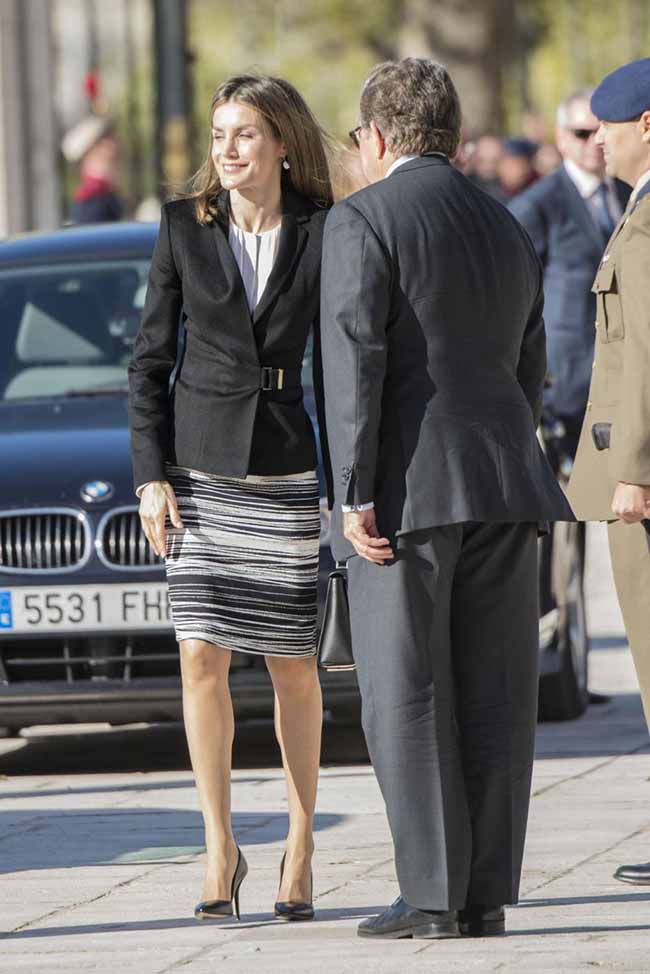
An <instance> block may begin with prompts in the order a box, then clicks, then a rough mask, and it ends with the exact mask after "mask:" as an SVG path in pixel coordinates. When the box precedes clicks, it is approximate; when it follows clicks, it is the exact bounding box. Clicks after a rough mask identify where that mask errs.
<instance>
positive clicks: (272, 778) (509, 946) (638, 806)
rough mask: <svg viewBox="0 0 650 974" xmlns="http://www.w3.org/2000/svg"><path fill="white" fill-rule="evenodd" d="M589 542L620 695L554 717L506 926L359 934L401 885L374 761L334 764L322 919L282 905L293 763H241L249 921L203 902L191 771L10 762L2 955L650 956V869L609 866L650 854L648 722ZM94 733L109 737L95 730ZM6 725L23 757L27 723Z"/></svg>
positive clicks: (384, 966)
mask: <svg viewBox="0 0 650 974" xmlns="http://www.w3.org/2000/svg"><path fill="white" fill-rule="evenodd" d="M589 548H590V555H591V556H592V557H591V572H590V578H589V608H590V624H591V625H590V627H591V631H592V633H593V635H594V637H595V639H594V642H595V647H594V651H593V654H592V661H593V663H592V680H591V684H592V689H595V690H601V691H607V692H610V693H613V694H614V696H613V698H612V702H611V703H609V704H606V705H601V706H598V707H591V708H590V711H589V713H588V715H587V716H586V717H585V718H583V719H582V720H580V721H575V722H571V723H566V724H556V725H543V726H542V727H540V731H539V741H538V759H537V761H536V765H535V778H534V796H533V800H532V805H531V820H530V827H529V838H528V846H527V855H526V865H525V875H524V882H523V890H522V901H521V903H520V905H519V906H518V907H516V908H512V909H510V911H509V913H508V927H509V936H508V937H506V938H497V939H492V940H489V939H488V940H451V941H442V942H436V941H417V940H416V941H392V942H388V943H368V942H367V941H364V940H360V939H359V938H357V936H356V925H357V923H358V921H359V919H360V918H362V917H364V916H366V915H368V914H369V913H374V912H376V911H377V910H379V909H380V908H381V907H383V906H384V905H385V904H386V903H388V902H389V901H390V900H391V899H392V898H393V897H394V896H395V895H396V892H397V888H396V884H395V877H394V872H393V867H392V859H391V846H390V841H389V835H388V830H387V827H386V822H385V819H384V815H383V811H382V802H381V799H380V795H379V792H378V789H377V786H376V783H375V780H374V777H373V775H372V771H371V769H370V768H369V767H368V766H367V765H363V764H359V765H356V766H347V765H341V766H335V767H330V768H327V769H325V771H324V772H323V777H322V783H321V789H320V799H319V810H318V819H317V836H316V841H317V854H316V857H315V863H314V875H315V895H316V906H317V909H318V919H317V921H316V922H314V923H310V924H303V925H300V924H296V925H287V924H283V923H282V922H280V921H275V920H274V919H273V918H272V916H271V913H270V910H271V908H272V903H273V899H274V896H275V892H276V888H277V880H278V867H279V863H280V858H281V854H282V847H283V838H284V834H285V829H286V819H285V810H286V801H285V797H284V786H283V782H282V776H281V774H280V773H279V772H278V771H277V770H275V769H272V768H271V769H264V770H259V771H258V770H238V771H236V772H235V774H234V787H233V803H234V821H235V829H236V833H237V835H238V838H239V841H240V843H241V845H242V847H243V849H244V851H245V853H246V856H247V858H248V861H249V865H250V874H249V877H248V879H247V880H246V881H245V883H244V885H243V887H242V909H243V911H244V919H243V921H242V923H239V924H238V923H237V922H236V921H232V922H227V923H226V924H225V925H223V926H218V925H209V924H199V923H197V922H196V921H194V920H193V918H192V917H191V908H192V905H193V903H194V901H195V900H196V899H197V894H198V892H199V890H200V886H201V878H202V856H201V842H202V832H201V822H200V818H199V814H198V810H197V801H196V796H195V792H194V789H193V786H192V781H191V777H190V774H189V773H188V772H187V771H180V772H178V771H173V772H164V771H163V772H161V771H157V772H151V773H129V774H127V773H118V774H88V773H86V774H74V775H69V774H60V773H56V772H53V773H51V774H34V775H13V774H12V775H9V776H8V777H6V778H5V779H4V780H1V781H0V798H1V801H0V812H1V815H2V818H1V819H0V872H1V873H2V876H0V917H1V927H2V930H3V931H6V933H5V935H4V936H3V938H2V941H1V943H0V972H1V974H17V972H29V974H32V972H34V974H36V972H38V974H48V972H50V971H56V972H63V974H77V972H80V974H81V972H84V974H85V972H88V974H90V972H95V971H97V972H102V974H104V972H111V974H113V972H119V974H130V972H137V974H149V972H151V974H154V972H155V974H167V972H179V974H181V972H183V974H184V972H186V971H187V972H191V974H204V972H205V974H207V972H210V974H212V972H214V971H227V972H231V971H232V972H246V974H249V972H264V974H268V972H274V974H275V972H277V974H293V972H303V971H304V972H310V974H321V972H323V974H325V972H327V974H344V972H355V974H365V972H372V974H383V972H402V971H409V972H411V971H413V972H419V971H440V972H444V974H455V972H459V974H460V972H462V974H470V972H475V971H476V972H490V974H492V972H494V974H496V972H500V974H501V972H506V974H507V972H511V971H512V972H515V971H517V972H519V971H520V970H523V971H524V972H525V974H536V972H542V971H543V972H558V974H559V972H567V974H575V972H582V971H585V972H587V971H589V972H594V971H604V972H605V971H607V972H609V971H612V972H618V971H631V972H635V974H642V972H643V974H645V972H650V916H649V908H650V887H648V888H646V889H644V888H643V887H627V886H623V885H621V884H620V883H617V882H615V881H614V880H613V879H612V873H613V871H614V869H615V868H616V866H617V865H618V864H620V863H621V862H638V861H643V860H647V859H649V858H650V802H649V801H648V798H649V796H650V787H649V785H648V782H647V779H648V750H649V748H648V740H647V732H646V729H645V725H644V722H643V718H642V714H641V708H640V704H639V700H638V696H637V694H636V692H635V680H634V673H633V669H632V664H631V660H630V656H629V652H628V650H627V648H626V645H625V640H624V637H623V631H622V626H621V621H620V616H619V615H618V610H617V607H616V604H615V601H614V598H613V592H612V588H611V578H610V576H609V564H608V559H607V556H606V549H605V547H604V533H603V531H602V530H601V529H600V528H597V529H594V530H593V531H592V532H591V534H590V538H589ZM152 733H153V732H152ZM121 734H122V736H121V737H120V738H119V739H120V740H123V739H124V732H121ZM84 740H86V741H87V747H88V748H89V749H90V748H92V747H93V735H92V734H88V735H87V738H84ZM0 744H2V749H1V750H3V751H4V756H5V757H7V756H12V755H13V756H14V757H15V758H17V757H18V754H17V753H15V752H17V751H18V750H20V748H22V747H26V746H27V745H28V742H26V741H24V740H20V741H6V742H0ZM2 759H3V755H2V753H0V768H1V767H2Z"/></svg>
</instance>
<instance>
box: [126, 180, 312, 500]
mask: <svg viewBox="0 0 650 974" xmlns="http://www.w3.org/2000/svg"><path fill="white" fill-rule="evenodd" d="M227 203H228V199H227V194H226V193H223V194H222V195H221V197H220V199H219V206H218V218H217V219H216V220H215V221H214V223H213V224H210V225H207V226H204V225H202V224H200V223H198V222H197V220H196V218H195V215H194V205H193V201H192V200H187V199H182V200H176V201H173V202H170V203H166V204H165V205H164V206H163V208H162V218H161V224H160V232H159V235H158V240H157V243H156V248H155V251H154V254H153V259H152V263H151V270H150V274H149V285H148V289H147V297H146V301H145V307H144V314H143V319H142V326H141V328H140V333H139V335H138V338H137V341H136V344H135V351H134V355H133V359H132V362H131V365H130V368H129V381H130V410H129V411H130V425H131V445H132V454H133V467H134V479H135V483H136V486H138V485H139V484H142V483H144V482H146V481H149V480H164V479H165V469H164V464H165V461H166V460H170V461H172V462H174V463H177V464H180V465H182V466H187V467H193V468H194V469H197V470H201V471H204V472H206V473H213V474H219V475H221V476H225V477H245V476H246V475H247V474H249V473H250V474H263V475H276V474H277V475H280V474H290V473H298V472H300V471H304V470H310V469H314V468H315V467H316V464H317V453H316V444H315V438H314V432H313V429H312V425H311V422H310V420H309V416H308V415H307V412H306V410H305V407H304V404H303V392H302V387H301V384H300V370H301V367H302V362H303V356H304V353H305V346H306V342H307V339H308V336H309V332H310V329H311V328H312V327H313V329H314V363H315V364H314V385H315V391H316V402H317V408H318V411H319V417H321V416H323V397H322V372H321V367H320V337H319V327H318V316H319V301H320V267H321V250H322V237H323V227H324V223H325V217H326V215H327V214H326V211H325V210H324V209H322V208H318V207H317V206H316V205H315V204H314V203H312V202H310V201H309V200H306V199H304V198H302V197H299V196H297V195H296V194H293V193H289V194H286V195H285V196H284V200H283V209H284V212H283V218H282V230H281V232H280V243H279V250H278V255H277V258H276V261H275V264H274V267H273V270H272V272H271V276H270V278H269V281H268V284H267V287H266V289H265V291H264V293H263V294H262V296H261V298H260V301H259V303H258V305H257V307H256V308H255V310H254V312H253V314H252V315H251V313H250V312H249V308H248V304H247V300H246V294H245V290H244V284H243V281H242V278H241V274H240V272H239V268H238V266H237V262H236V261H235V258H234V255H233V253H232V250H231V248H230V245H229V243H228V206H227ZM181 315H182V320H183V323H184V344H183V349H182V352H181V353H180V355H179V322H180V320H181ZM262 367H272V368H276V369H277V368H283V369H287V370H290V371H289V372H288V374H287V380H286V382H285V388H284V389H283V390H281V391H278V390H275V391H264V390H263V389H261V385H262V382H263V381H264V380H263V378H262V377H261V375H262V374H261V368H262ZM174 370H175V371H174ZM172 372H174V380H173V383H172V386H171V388H170V376H171V375H172ZM267 384H268V383H267ZM320 425H321V434H322V441H323V442H324V443H325V442H326V440H325V426H324V417H323V419H322V420H321V424H320ZM323 454H324V460H325V466H326V468H327V466H328V460H327V449H326V446H325V447H324V449H323Z"/></svg>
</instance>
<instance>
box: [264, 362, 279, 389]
mask: <svg viewBox="0 0 650 974" xmlns="http://www.w3.org/2000/svg"><path fill="white" fill-rule="evenodd" d="M274 372H277V373H278V384H277V387H276V388H277V390H278V392H282V390H283V389H284V369H274V368H273V367H272V366H270V365H263V366H262V384H261V387H260V388H261V389H262V392H273V373H274Z"/></svg>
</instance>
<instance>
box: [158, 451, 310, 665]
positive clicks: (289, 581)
mask: <svg viewBox="0 0 650 974" xmlns="http://www.w3.org/2000/svg"><path fill="white" fill-rule="evenodd" d="M167 477H168V479H169V482H170V483H171V485H172V487H173V488H174V492H175V493H176V497H177V500H178V509H179V513H180V515H181V519H182V521H183V525H184V527H183V528H182V529H178V528H173V527H169V528H168V532H167V558H166V565H167V581H168V583H169V600H170V605H171V610H172V617H173V620H174V626H175V629H176V638H177V640H178V641H179V642H180V640H182V639H202V640H205V641H206V642H209V643H215V644H216V645H218V646H223V647H224V648H226V649H233V650H238V651H239V652H243V653H256V654H260V655H265V656H302V657H304V656H313V655H314V654H315V652H316V585H317V578H318V553H319V537H320V511H319V489H318V481H317V479H316V475H315V473H313V472H309V473H305V474H293V475H291V476H288V477H254V476H249V477H246V478H245V479H236V478H230V477H216V476H213V475H211V474H204V473H199V472H198V471H195V470H189V469H187V468H185V467H175V466H171V465H168V467H167Z"/></svg>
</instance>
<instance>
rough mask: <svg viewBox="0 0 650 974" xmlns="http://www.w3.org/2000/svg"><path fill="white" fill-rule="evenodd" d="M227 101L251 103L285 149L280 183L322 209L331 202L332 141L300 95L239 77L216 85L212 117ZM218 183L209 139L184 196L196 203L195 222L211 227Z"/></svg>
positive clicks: (264, 79)
mask: <svg viewBox="0 0 650 974" xmlns="http://www.w3.org/2000/svg"><path fill="white" fill-rule="evenodd" d="M229 101H238V102H242V103H243V104H244V105H249V106H250V107H251V108H253V109H255V111H256V112H258V113H259V115H261V117H262V118H263V119H264V120H265V122H266V123H267V124H268V125H269V127H270V129H271V131H272V133H273V136H274V138H276V139H278V141H280V142H283V143H284V145H285V146H286V149H287V160H288V162H289V165H290V167H291V168H290V169H288V170H286V169H283V170H282V184H283V188H285V189H293V190H294V191H295V192H296V193H300V195H301V196H306V197H307V198H308V199H310V200H313V202H314V203H317V204H319V205H321V206H330V205H331V203H332V181H331V177H330V170H329V166H328V149H329V147H330V139H329V137H328V136H327V135H326V133H325V132H324V131H323V129H322V128H321V126H320V125H319V124H318V122H317V121H316V119H315V117H314V116H313V114H312V113H311V111H310V110H309V108H308V106H307V104H306V102H305V100H304V98H303V97H302V95H301V94H300V93H299V92H298V91H297V90H296V89H295V88H294V86H293V85H292V84H290V82H288V81H285V80H284V79H283V78H272V77H269V76H266V75H240V76H238V77H234V78H229V79H228V80H227V81H224V82H223V84H221V85H219V87H218V88H217V90H216V91H215V93H214V96H213V98H212V103H211V105H210V128H212V116H213V115H214V111H215V109H216V108H217V106H218V105H223V104H225V103H226V102H229ZM220 192H221V181H220V179H219V176H218V175H217V170H216V167H215V164H214V162H213V161H212V136H210V146H209V148H208V154H207V157H206V159H205V161H204V163H203V165H202V166H201V168H200V169H199V170H198V172H197V173H196V174H195V175H194V176H193V177H192V180H191V182H190V192H189V193H188V196H189V197H190V198H191V199H194V200H195V206H196V218H197V220H198V221H199V223H211V222H212V220H213V219H214V216H215V212H216V201H217V197H218V195H219V193H220Z"/></svg>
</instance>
